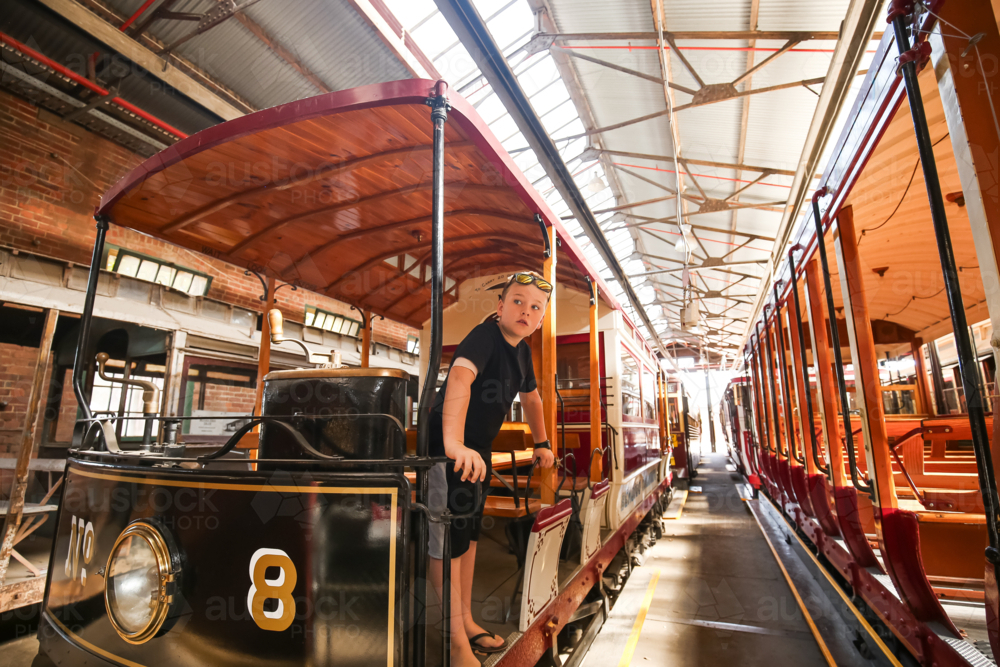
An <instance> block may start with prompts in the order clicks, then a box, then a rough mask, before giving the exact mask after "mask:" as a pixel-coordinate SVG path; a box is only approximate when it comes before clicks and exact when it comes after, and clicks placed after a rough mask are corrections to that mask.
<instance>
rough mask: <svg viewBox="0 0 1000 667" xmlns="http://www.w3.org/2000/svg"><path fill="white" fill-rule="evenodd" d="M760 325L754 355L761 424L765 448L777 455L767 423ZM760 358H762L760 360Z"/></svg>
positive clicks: (762, 342)
mask: <svg viewBox="0 0 1000 667" xmlns="http://www.w3.org/2000/svg"><path fill="white" fill-rule="evenodd" d="M759 325H760V323H759V322H758V327H757V328H756V329H755V331H756V332H757V354H754V355H753V363H754V368H755V369H756V371H755V372H756V374H757V381H758V382H760V402H761V406H760V407H761V412H760V423H761V424H763V425H764V428H763V430H762V433H763V436H764V447H765V448H766V449H767V451H769V452H775V453H777V450H776V449H774V448H772V447H771V425H770V424H769V423H768V422H767V418H768V416H769V415H768V409H767V397H766V396H764V374H763V368H762V367H761V360H762V359H763V355H764V347H763V345H764V339H763V337H762V336H761V335H760V328H759ZM758 356H759V357H760V358H758Z"/></svg>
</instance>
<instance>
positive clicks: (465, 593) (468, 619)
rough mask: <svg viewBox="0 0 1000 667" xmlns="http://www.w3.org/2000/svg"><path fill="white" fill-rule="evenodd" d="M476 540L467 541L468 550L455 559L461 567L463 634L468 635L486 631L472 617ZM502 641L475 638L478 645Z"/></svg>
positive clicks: (499, 638) (492, 644)
mask: <svg viewBox="0 0 1000 667" xmlns="http://www.w3.org/2000/svg"><path fill="white" fill-rule="evenodd" d="M477 544H478V542H476V541H472V542H469V550H468V551H466V552H465V553H464V554H462V556H461V557H460V558H457V559H456V560H457V561H458V562H460V563H461V568H462V615H463V620H464V622H465V634H466V635H467V636H468V637H470V638H471V637H475V636H476V635H479V634H482V633H483V632H486V630H485V629H484V628H482V627H481V626H480V625H479V624H478V623H476V622H475V621H474V620H473V619H472V580H473V578H474V576H475V573H476V545H477ZM503 642H504V640H503V638H502V637H499V636H497V637H483V638H481V639H477V640H476V643H477V644H479V645H480V646H500V645H502V644H503Z"/></svg>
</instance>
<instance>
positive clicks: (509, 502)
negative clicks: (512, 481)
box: [483, 496, 542, 519]
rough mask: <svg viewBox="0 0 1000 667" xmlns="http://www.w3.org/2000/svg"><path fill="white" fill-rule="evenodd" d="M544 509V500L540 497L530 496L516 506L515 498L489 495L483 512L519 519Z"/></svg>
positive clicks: (489, 514)
mask: <svg viewBox="0 0 1000 667" xmlns="http://www.w3.org/2000/svg"><path fill="white" fill-rule="evenodd" d="M540 509H542V501H541V500H540V499H538V498H528V499H527V501H526V502H525V501H523V500H521V501H519V503H518V505H516V506H515V504H514V499H513V498H505V497H503V496H487V497H486V509H485V510H484V511H483V514H484V515H486V516H497V517H504V518H507V519H518V518H521V517H525V516H530V515H532V514H537V513H538V510H540Z"/></svg>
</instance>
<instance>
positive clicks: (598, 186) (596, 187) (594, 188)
mask: <svg viewBox="0 0 1000 667" xmlns="http://www.w3.org/2000/svg"><path fill="white" fill-rule="evenodd" d="M606 187H608V186H607V185H606V184H605V183H604V179H602V178H601V177H600V176H599V175H598V174H597V171H594V177H593V178H592V179H590V182H589V183H587V192H589V193H590V194H592V195H596V194H598V193H601V192H604V188H606Z"/></svg>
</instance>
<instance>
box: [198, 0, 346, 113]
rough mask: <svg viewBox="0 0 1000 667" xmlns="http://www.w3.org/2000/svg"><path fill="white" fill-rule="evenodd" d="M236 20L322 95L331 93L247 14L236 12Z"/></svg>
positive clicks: (328, 88) (310, 71)
mask: <svg viewBox="0 0 1000 667" xmlns="http://www.w3.org/2000/svg"><path fill="white" fill-rule="evenodd" d="M223 1H224V0H216V2H223ZM235 18H236V20H237V21H239V22H240V23H242V24H243V27H244V28H246V29H247V30H249V31H250V32H251V33H253V36H254V37H256V38H257V39H259V40H260V41H261V42H263V43H264V44H265V45H266V46H267V48H269V49H271V51H273V52H274V53H275V55H277V56H278V57H279V58H281V59H282V60H284V61H285V62H286V63H288V64H289V65H290V66H291V67H292V69H294V70H295V71H296V72H298V73H299V74H301V75H302V76H303V77H304V78H305V79H306V81H308V82H309V83H311V84H312V85H314V86H316V88H317V89H318V90H319V91H320V92H321V93H329V92H331V90H332V89H331V88H330V87H329V86H327V85H326V83H325V82H324V81H323V80H322V79H320V78H319V76H317V75H316V73H314V72H313V71H312V70H310V69H309V68H308V67H306V66H305V65H303V64H302V63H301V62H300V61H299V59H298V58H296V57H295V56H294V55H293V54H292V53H291V52H290V51H289V50H288V49H286V48H285V47H284V46H283V45H282V44H281V42H279V41H278V40H276V39H275V38H274V37H272V36H271V35H270V34H268V32H267V31H266V30H264V28H263V27H262V26H261V25H260V24H259V23H257V22H256V21H254V20H253V19H252V18H250V17H249V16H247V14H246V12H242V11H239V12H236V14H235Z"/></svg>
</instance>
